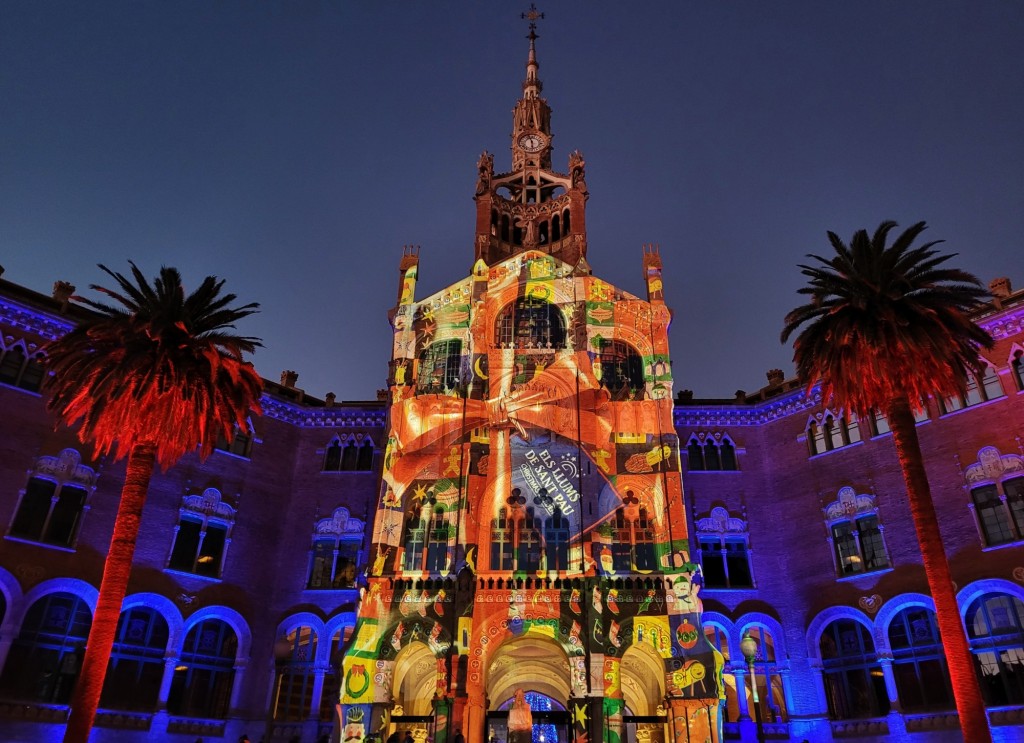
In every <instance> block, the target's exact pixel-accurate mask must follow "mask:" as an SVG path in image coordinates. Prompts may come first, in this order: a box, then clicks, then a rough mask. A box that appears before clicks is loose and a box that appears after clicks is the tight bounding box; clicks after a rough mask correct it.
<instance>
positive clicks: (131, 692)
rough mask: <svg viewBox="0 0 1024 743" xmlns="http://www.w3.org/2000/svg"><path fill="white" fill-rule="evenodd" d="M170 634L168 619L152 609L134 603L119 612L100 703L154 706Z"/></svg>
mask: <svg viewBox="0 0 1024 743" xmlns="http://www.w3.org/2000/svg"><path fill="white" fill-rule="evenodd" d="M169 636H170V630H169V629H168V626H167V620H166V619H164V618H163V616H162V615H161V614H160V612H158V611H156V610H155V609H153V608H151V607H148V606H135V607H132V608H130V609H128V610H126V611H123V612H121V618H120V619H119V620H118V622H117V633H116V635H115V636H114V637H115V639H114V648H113V650H112V651H111V654H110V664H109V665H108V666H107V677H106V679H105V680H104V682H103V694H102V696H101V697H100V707H103V708H104V709H118V710H137V711H152V710H154V709H156V705H157V701H158V699H159V696H160V684H161V682H162V681H163V677H164V665H165V655H166V653H167V640H168V638H169Z"/></svg>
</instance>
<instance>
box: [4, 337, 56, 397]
mask: <svg viewBox="0 0 1024 743" xmlns="http://www.w3.org/2000/svg"><path fill="white" fill-rule="evenodd" d="M45 373H46V372H45V369H44V368H43V354H42V353H34V354H28V353H27V352H26V351H25V347H24V346H23V345H22V344H21V343H18V344H15V345H13V346H11V347H10V348H8V349H6V350H4V349H3V347H0V383H2V384H8V385H10V386H11V387H18V388H19V389H23V390H27V391H29V392H38V391H39V388H40V387H41V386H42V383H43V377H44V376H45Z"/></svg>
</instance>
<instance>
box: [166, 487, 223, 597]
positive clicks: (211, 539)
mask: <svg viewBox="0 0 1024 743" xmlns="http://www.w3.org/2000/svg"><path fill="white" fill-rule="evenodd" d="M235 513H236V512H235V509H234V508H232V507H231V506H230V505H228V504H227V503H224V502H223V501H222V500H221V494H220V491H219V490H217V489H216V488H207V489H206V490H204V491H203V493H202V495H186V496H185V497H184V498H182V502H181V508H180V509H179V517H178V525H177V526H176V527H175V528H174V539H173V542H172V545H171V553H170V555H169V556H168V558H167V565H166V567H167V569H168V570H180V571H182V572H185V573H194V574H195V575H201V576H204V577H207V578H220V576H221V573H222V571H223V568H224V558H225V556H226V555H227V551H228V547H229V546H230V545H231V530H232V528H233V526H234V524H235Z"/></svg>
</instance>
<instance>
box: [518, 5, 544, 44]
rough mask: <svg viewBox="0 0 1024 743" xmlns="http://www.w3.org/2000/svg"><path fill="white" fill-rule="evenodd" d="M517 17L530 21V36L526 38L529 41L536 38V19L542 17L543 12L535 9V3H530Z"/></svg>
mask: <svg viewBox="0 0 1024 743" xmlns="http://www.w3.org/2000/svg"><path fill="white" fill-rule="evenodd" d="M519 17H520V18H522V19H523V20H528V21H529V22H530V36H529V37H528V38H529V39H530V41H533V40H534V39H535V38H537V19H538V18H543V17H544V14H543V13H541V12H539V11H538V10H537V6H536V5H534V4H533V3H530V9H529V10H528V11H526V12H525V13H520V14H519Z"/></svg>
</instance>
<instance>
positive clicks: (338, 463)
mask: <svg viewBox="0 0 1024 743" xmlns="http://www.w3.org/2000/svg"><path fill="white" fill-rule="evenodd" d="M373 454H374V447H373V441H372V440H371V439H370V437H369V436H364V435H363V434H356V435H355V436H348V437H344V436H335V437H334V438H333V439H331V442H330V444H328V445H327V448H326V449H325V450H324V465H323V470H322V471H323V472H370V471H372V470H373Z"/></svg>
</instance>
